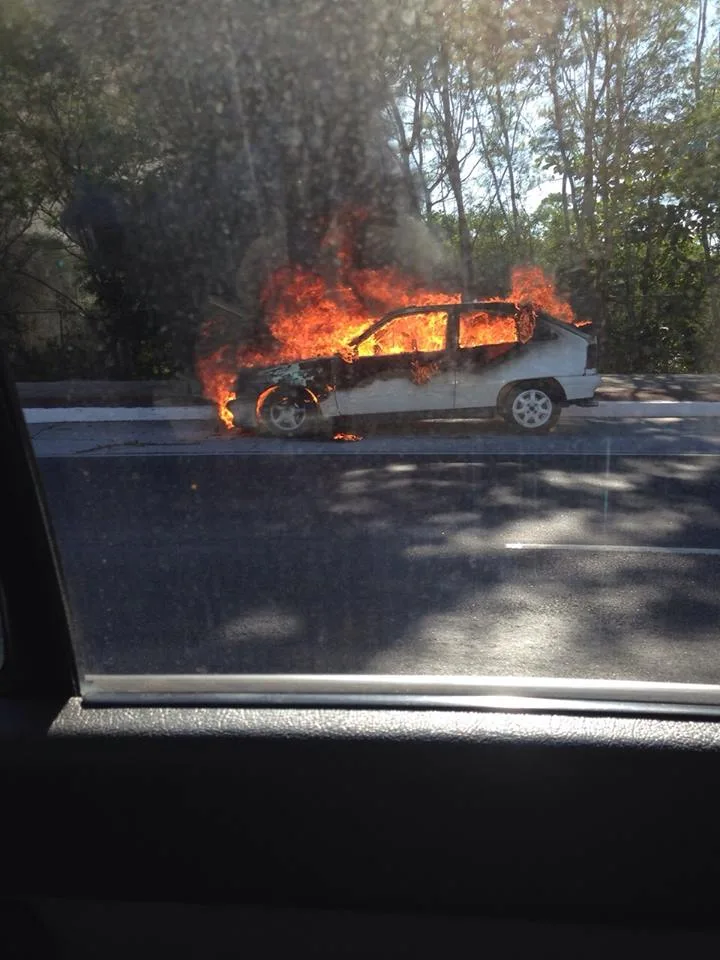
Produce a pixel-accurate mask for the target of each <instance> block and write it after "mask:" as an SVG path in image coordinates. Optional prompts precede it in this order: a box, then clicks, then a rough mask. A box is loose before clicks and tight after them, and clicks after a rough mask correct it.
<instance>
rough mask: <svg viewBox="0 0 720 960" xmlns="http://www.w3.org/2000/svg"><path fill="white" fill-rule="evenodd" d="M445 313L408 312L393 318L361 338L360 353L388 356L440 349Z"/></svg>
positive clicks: (444, 330)
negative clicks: (363, 339) (365, 338)
mask: <svg viewBox="0 0 720 960" xmlns="http://www.w3.org/2000/svg"><path fill="white" fill-rule="evenodd" d="M446 337H447V313H445V312H444V311H439V312H437V313H412V314H408V315H407V316H401V317H396V318H395V319H394V320H391V321H390V323H388V324H386V325H385V326H383V327H380V328H379V329H378V330H377V332H376V333H374V334H373V335H372V336H371V337H368V339H367V340H365V341H363V342H362V343H361V344H360V347H359V353H360V356H391V355H393V354H398V353H430V352H434V351H438V350H444V349H445V346H446Z"/></svg>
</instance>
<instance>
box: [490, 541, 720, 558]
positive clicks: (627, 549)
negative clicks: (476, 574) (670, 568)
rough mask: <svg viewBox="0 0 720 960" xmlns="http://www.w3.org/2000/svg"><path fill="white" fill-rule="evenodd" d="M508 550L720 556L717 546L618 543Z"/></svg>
mask: <svg viewBox="0 0 720 960" xmlns="http://www.w3.org/2000/svg"><path fill="white" fill-rule="evenodd" d="M505 549H506V550H568V551H570V550H577V551H581V552H583V553H596V552H597V553H674V554H679V555H681V556H702V557H720V548H716V547H655V546H629V545H622V544H617V543H506V544H505Z"/></svg>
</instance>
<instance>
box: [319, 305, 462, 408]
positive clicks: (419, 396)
mask: <svg viewBox="0 0 720 960" xmlns="http://www.w3.org/2000/svg"><path fill="white" fill-rule="evenodd" d="M438 313H439V312H438V311H434V312H432V313H426V312H425V313H424V312H418V313H417V314H410V315H403V316H399V317H397V318H396V319H395V320H391V321H390V322H389V323H388V324H387V325H386V326H384V327H383V328H382V329H380V330H378V333H377V334H376V335H374V336H373V337H371V338H369V339H366V340H364V341H362V343H361V345H360V348H359V353H360V356H357V357H355V358H354V359H352V358H344V357H337V358H336V362H335V369H334V378H335V379H334V383H335V393H336V398H337V405H338V412H339V413H340V414H341V415H344V416H358V415H365V414H385V413H408V414H409V413H418V412H422V411H433V410H438V411H439V410H452V408H453V401H454V393H455V373H454V369H453V367H452V364H451V362H450V358H449V355H448V351H447V349H445V345H446V340H447V314H446V313H444V312H443V314H442V319H439V317H438ZM440 344H442V347H443V348H442V349H427V348H428V347H437V346H439V345H440ZM406 347H409V348H410V349H405V348H406Z"/></svg>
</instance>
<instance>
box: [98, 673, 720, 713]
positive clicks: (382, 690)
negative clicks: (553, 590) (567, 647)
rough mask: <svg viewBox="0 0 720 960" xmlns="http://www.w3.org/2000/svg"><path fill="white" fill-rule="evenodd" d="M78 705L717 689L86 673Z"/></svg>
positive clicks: (694, 701)
mask: <svg viewBox="0 0 720 960" xmlns="http://www.w3.org/2000/svg"><path fill="white" fill-rule="evenodd" d="M82 695H83V701H84V703H86V704H88V705H110V704H112V705H120V704H130V703H134V704H140V703H143V704H148V705H149V704H160V703H163V704H178V705H179V704H180V703H182V704H188V705H190V704H192V705H193V706H200V705H203V704H207V705H212V704H220V703H222V704H237V705H241V704H242V705H248V704H250V703H253V704H256V705H267V706H290V705H303V706H308V707H310V706H320V705H323V706H324V705H334V706H348V707H349V706H356V707H364V706H367V707H371V706H374V707H380V706H382V707H385V708H388V707H393V706H397V707H416V708H421V707H438V708H443V709H451V708H453V707H455V708H463V709H467V708H474V709H495V710H497V709H508V710H558V709H561V710H572V711H578V710H579V711H588V710H590V711H593V712H595V711H599V710H603V711H607V710H622V711H623V712H626V711H629V712H633V713H634V712H648V710H649V709H651V708H652V709H653V712H655V711H656V710H658V709H659V710H660V711H661V712H673V713H678V712H679V713H687V712H697V711H698V710H701V711H702V712H703V713H706V714H708V713H711V714H715V713H717V714H718V715H720V685H716V684H692V683H657V682H652V681H630V680H571V679H567V680H566V679H557V678H549V677H532V678H525V677H458V676H402V675H401V676H386V675H377V676H372V675H366V674H358V675H354V674H315V675H307V674H212V675H210V674H164V675H161V674H156V675H142V674H139V675H131V674H116V675H113V674H88V675H86V676H85V678H84V680H83V682H82Z"/></svg>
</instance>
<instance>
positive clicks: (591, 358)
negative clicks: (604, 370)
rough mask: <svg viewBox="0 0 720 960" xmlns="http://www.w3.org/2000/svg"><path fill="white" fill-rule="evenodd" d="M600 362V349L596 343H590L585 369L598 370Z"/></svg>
mask: <svg viewBox="0 0 720 960" xmlns="http://www.w3.org/2000/svg"><path fill="white" fill-rule="evenodd" d="M597 362H598V348H597V344H596V343H589V344H588V348H587V360H586V361H585V367H586V369H588V370H596V369H597Z"/></svg>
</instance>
